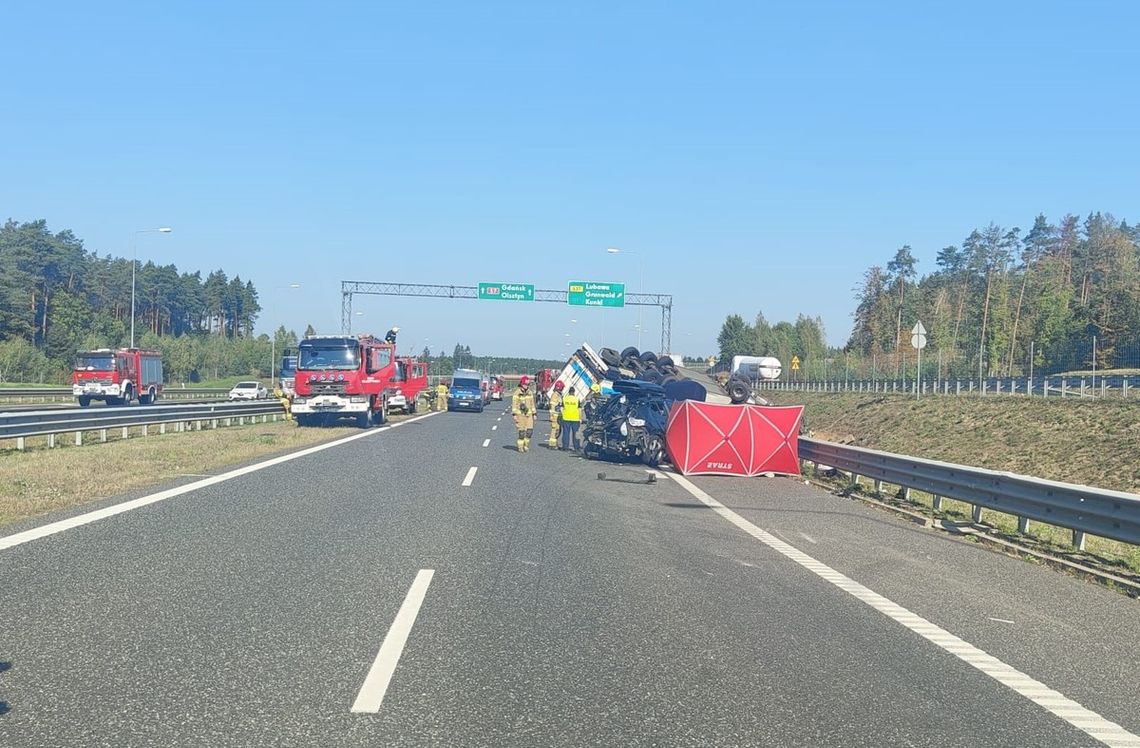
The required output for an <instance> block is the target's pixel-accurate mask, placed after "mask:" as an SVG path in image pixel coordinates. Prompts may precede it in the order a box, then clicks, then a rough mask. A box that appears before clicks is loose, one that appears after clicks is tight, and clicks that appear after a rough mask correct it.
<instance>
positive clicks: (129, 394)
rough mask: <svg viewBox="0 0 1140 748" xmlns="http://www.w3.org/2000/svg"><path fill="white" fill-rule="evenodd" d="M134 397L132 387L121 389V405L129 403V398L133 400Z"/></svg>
mask: <svg viewBox="0 0 1140 748" xmlns="http://www.w3.org/2000/svg"><path fill="white" fill-rule="evenodd" d="M134 399H135V391H134V388H132V387H127V388H126V389H125V390H123V397H122V398H121V399H120V402H122V404H123V405H130V404H131V400H134Z"/></svg>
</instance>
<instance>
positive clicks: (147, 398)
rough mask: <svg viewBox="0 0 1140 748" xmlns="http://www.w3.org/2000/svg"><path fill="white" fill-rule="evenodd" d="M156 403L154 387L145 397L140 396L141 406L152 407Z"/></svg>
mask: <svg viewBox="0 0 1140 748" xmlns="http://www.w3.org/2000/svg"><path fill="white" fill-rule="evenodd" d="M153 402H154V387H151V388H150V389H149V390H147V392H146V394H145V395H139V405H150V404H151V403H153Z"/></svg>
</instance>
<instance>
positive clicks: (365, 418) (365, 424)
mask: <svg viewBox="0 0 1140 748" xmlns="http://www.w3.org/2000/svg"><path fill="white" fill-rule="evenodd" d="M356 425H357V427H359V428H362V429H370V428H372V414H371V413H369V412H368V411H367V410H366V411H364V412H363V413H360V414H359V415H357V416H356Z"/></svg>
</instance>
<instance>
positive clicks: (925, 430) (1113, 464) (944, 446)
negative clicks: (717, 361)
mask: <svg viewBox="0 0 1140 748" xmlns="http://www.w3.org/2000/svg"><path fill="white" fill-rule="evenodd" d="M764 394H765V396H768V395H772V397H769V399H771V400H772V401H773V402H774V403H776V404H779V405H793V404H803V405H804V406H805V411H804V413H805V418H806V419H807V426H808V429H809V430H810V431H811V433H812V435H813V436H814V437H816V438H818V439H825V440H827V441H834V442H842V443H846V444H853V445H855V446H861V447H868V448H871V449H878V450H882V451H884V452H894V453H897V454H906V455H912V456H915V457H926V458H929V459H934V460H942V461H944V462H953V463H958V464H960V465H970V466H973V467H982V468H989V469H992V470H1005V471H1009V472H1013V473H1021V474H1023V475H1030V476H1034V477H1038V478H1048V479H1050V480H1057V481H1064V482H1066V483H1077V484H1081V485H1088V486H1096V487H1098V488H1108V489H1115V490H1118V491H1127V492H1130V493H1140V398H1137V399H1136V400H1128V401H1124V400H1115V399H1114V400H1082V401H1079V402H1078V401H1073V400H1062V399H1060V398H1050V399H1045V398H1026V397H998V396H994V397H949V396H932V397H927V398H923V399H922V400H918V401H916V400H914V399H912V398H908V397H904V396H900V395H875V394H828V393H811V392H772V393H764ZM911 496H912V500H913V501H914V502H916V503H917V504H919V505H925V506H926V507H929V506H930V503H931V502H930V496H929V495H924V494H921V493H919V492H912V493H911ZM943 507H944V512H945V514H946V515H947V516H949V517H950V518H952V519H958V518H966V517H969V507H968V505H966V504H962V503H960V502H955V501H949V500H946V501H944V502H943ZM983 521H984V522H985V523H987V524H990V525H992V526H994V527H996V528H998V529H999V530H1000V531H1002V532H1003V533H1008V534H1016V530H1017V522H1016V519H1015V518H1013V517H1010V516H1008V515H1004V514H1001V513H1000V512H991V511H988V510H986V511H985V512H983ZM1031 533H1032V536H1033V539H1035V540H1038V541H1041V542H1043V543H1046V544H1048V545H1049V546H1050V547H1051V549H1053V550H1056V551H1058V552H1060V551H1065V550H1067V541H1068V533H1067V531H1062V530H1060V529H1058V528H1052V527H1049V526H1047V525H1043V524H1040V523H1036V522H1035V523H1032V525H1031ZM1086 547H1087V549H1088V551H1089V553H1091V554H1094V555H1097V556H1101V557H1103V558H1105V559H1107V560H1110V561H1112V562H1117V563H1123V564H1126V565H1127V566H1128V567H1129V568H1130V569H1131V571H1133V572H1140V548H1137V547H1136V546H1131V545H1127V544H1125V543H1117V542H1115V541H1110V540H1105V539H1103V538H1093V537H1089V539H1088V542H1087V544H1086Z"/></svg>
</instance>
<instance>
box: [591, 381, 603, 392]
mask: <svg viewBox="0 0 1140 748" xmlns="http://www.w3.org/2000/svg"><path fill="white" fill-rule="evenodd" d="M601 391H602V385H600V384H598V383H597V382H594V383H593V384H592V385H590V392H601Z"/></svg>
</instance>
